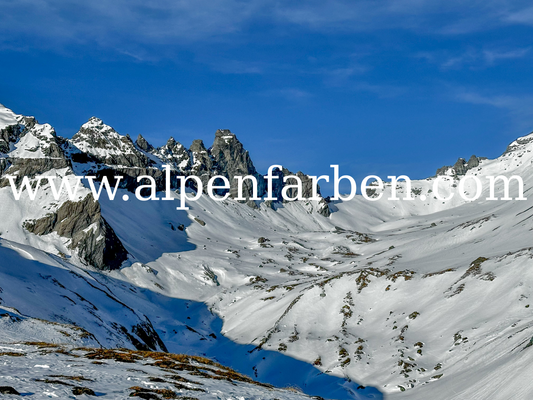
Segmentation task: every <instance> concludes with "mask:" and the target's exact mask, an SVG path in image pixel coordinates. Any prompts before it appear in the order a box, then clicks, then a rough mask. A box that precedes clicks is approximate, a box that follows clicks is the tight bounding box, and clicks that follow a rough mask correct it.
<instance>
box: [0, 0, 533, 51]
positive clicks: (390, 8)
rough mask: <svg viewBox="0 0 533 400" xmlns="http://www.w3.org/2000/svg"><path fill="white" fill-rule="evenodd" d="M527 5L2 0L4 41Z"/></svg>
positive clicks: (525, 15)
mask: <svg viewBox="0 0 533 400" xmlns="http://www.w3.org/2000/svg"><path fill="white" fill-rule="evenodd" d="M521 5H522V8H525V6H526V5H528V6H529V4H528V2H527V1H524V0H519V1H515V2H513V4H512V5H511V4H510V2H509V1H506V0H484V1H476V2H475V4H474V5H472V4H471V2H465V1H463V0H383V1H379V2H376V1H374V0H358V1H352V0H307V1H295V2H283V1H278V0H249V1H242V0H156V1H151V2H146V1H141V0H91V1H88V2H78V1H74V0H17V1H12V0H0V10H1V12H0V44H1V43H4V45H6V44H10V43H13V42H17V43H19V44H22V43H25V44H27V43H29V42H32V43H33V44H34V46H40V47H42V46H49V47H53V46H59V45H62V44H63V45H64V44H71V43H86V42H94V43H97V44H99V45H101V46H110V47H115V48H117V47H119V46H126V45H130V44H131V43H135V44H136V45H139V46H142V45H173V44H182V43H195V42H198V41H206V40H209V41H214V40H215V41H216V40H223V39H224V40H229V39H228V38H234V37H235V36H236V35H238V34H239V33H242V32H247V30H248V28H249V27H250V26H252V25H253V24H255V23H257V22H260V23H263V24H267V25H269V26H278V25H287V26H298V27H300V28H303V29H310V30H319V31H324V32H331V31H352V32H353V31H377V30H387V29H407V30H412V31H415V32H418V33H425V34H429V35H434V34H436V33H441V34H442V33H445V34H460V33H465V32H471V31H477V30H487V29H491V28H494V27H497V26H501V25H503V24H516V23H533V8H526V9H525V10H523V11H520V6H521ZM518 11H520V12H518ZM128 51H131V49H128ZM134 54H135V53H134Z"/></svg>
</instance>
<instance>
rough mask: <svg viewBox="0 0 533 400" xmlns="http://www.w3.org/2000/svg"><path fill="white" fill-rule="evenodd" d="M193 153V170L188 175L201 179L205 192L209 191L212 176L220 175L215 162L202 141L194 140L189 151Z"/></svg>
mask: <svg viewBox="0 0 533 400" xmlns="http://www.w3.org/2000/svg"><path fill="white" fill-rule="evenodd" d="M189 152H190V153H191V169H190V171H187V175H194V176H197V177H199V178H200V180H201V181H202V185H203V187H204V191H206V190H207V182H209V179H210V178H211V177H212V176H215V175H218V174H217V173H216V171H215V169H214V161H213V159H212V158H211V154H209V152H208V151H207V149H206V148H205V146H204V142H203V141H202V140H199V139H198V140H194V141H193V142H192V145H191V147H190V149H189Z"/></svg>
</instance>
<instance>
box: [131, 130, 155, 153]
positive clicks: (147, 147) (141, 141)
mask: <svg viewBox="0 0 533 400" xmlns="http://www.w3.org/2000/svg"><path fill="white" fill-rule="evenodd" d="M135 143H136V144H137V146H138V147H139V148H140V149H142V150H144V151H147V152H151V151H152V150H154V147H153V146H152V145H151V144H150V143H148V142H147V140H146V139H145V138H144V137H143V136H142V135H141V134H139V136H137V140H136V141H135Z"/></svg>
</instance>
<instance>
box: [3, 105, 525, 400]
mask: <svg viewBox="0 0 533 400" xmlns="http://www.w3.org/2000/svg"><path fill="white" fill-rule="evenodd" d="M4 114H5V113H4ZM6 115H7V114H6ZM6 118H8V117H6ZM100 122H101V121H100ZM100 122H98V121H96V122H95V124H96V125H98V129H100V128H101V126H103V125H101V124H100ZM88 128H91V127H88ZM92 128H94V127H92ZM92 128H91V129H92ZM104 128H105V129H104ZM104 128H102V129H104V130H105V132H108V131H107V128H106V127H104ZM109 132H110V135H111V136H113V135H115V133H114V131H113V132H111V131H109ZM109 132H108V133H109ZM82 133H83V132H82ZM80 137H81V136H80ZM86 139H87V138H86ZM97 139H98V137H95V138H92V139H90V140H89V139H87V140H84V141H81V142H80V143H82V142H83V143H85V142H87V143H89V142H91V141H93V142H94V141H96V140H97ZM111 139H113V140H111ZM115 139H116V140H115ZM123 139H124V137H121V136H120V137H119V136H117V137H110V140H111V141H112V142H113V143H111V144H112V145H113V146H115V147H113V146H111V147H110V148H109V149H108V150H109V151H110V152H109V153H102V154H97V152H96V150H95V152H94V154H93V153H91V154H93V155H94V156H101V157H105V158H106V159H107V158H109V159H110V160H112V161H113V162H115V164H117V165H119V166H123V165H124V163H123V162H122V161H121V159H120V158H121V156H123V155H124V154H123V153H122V152H121V151H120V146H122V145H123V144H124V145H127V146H129V147H131V148H132V150H131V151H132V153H129V152H128V153H127V154H129V155H131V154H133V155H135V157H137V158H138V159H137V158H136V159H135V160H133V161H135V162H137V161H139V160H140V161H142V162H145V161H146V159H143V158H142V157H141V158H139V157H140V156H138V154H137V153H135V152H134V150H133V147H132V146H133V144H132V142H131V140H129V139H128V140H123ZM115 142H116V143H115ZM119 142H120V143H119ZM80 143H78V144H79V145H81V144H80ZM116 146H118V147H116ZM111 150H112V151H111ZM115 150H116V151H115ZM91 151H92V150H91ZM128 151H129V150H128ZM140 154H141V153H140ZM142 154H144V156H146V157H147V158H149V159H150V160H152V161H154V158H153V157H155V155H153V154H151V156H150V157H148V156H147V155H146V154H147V153H146V154H145V153H142ZM143 160H144V161H143ZM126 161H128V160H126ZM130 161H131V160H130ZM133 161H132V165H133V167H130V168H138V167H136V166H135V164H134V163H133ZM154 165H160V163H158V162H155V164H154ZM532 166H533V134H531V135H528V136H524V137H522V138H519V139H517V140H516V141H514V142H513V143H512V144H511V145H510V146H509V147H508V149H507V150H506V151H505V153H504V154H503V155H502V156H501V157H499V158H497V159H494V160H481V161H480V164H479V166H477V167H475V168H472V169H470V170H468V172H467V173H466V176H467V177H469V179H468V181H467V183H466V185H465V186H464V191H465V192H466V193H467V194H468V196H472V195H473V194H474V193H475V187H474V185H473V183H474V179H473V178H474V177H475V178H478V179H480V181H481V182H482V183H483V184H484V187H483V189H482V190H481V194H480V198H479V199H478V200H475V201H473V202H470V201H468V200H465V199H463V198H461V196H459V190H460V189H459V187H460V185H459V181H458V179H457V178H458V177H455V176H453V175H449V180H448V181H445V182H441V184H440V186H439V193H440V194H441V195H442V196H448V195H451V194H454V198H453V199H452V200H449V201H440V200H438V199H437V198H436V197H435V193H434V189H435V188H434V187H433V185H434V182H435V181H436V179H437V177H432V178H428V179H425V180H421V181H415V182H412V187H411V188H410V189H409V188H408V187H407V185H406V184H404V183H401V182H400V183H398V185H397V191H398V196H399V197H400V198H402V197H404V196H406V195H407V194H411V195H412V196H413V197H414V200H410V201H406V200H399V201H389V200H387V199H388V198H389V197H390V194H391V191H392V187H391V185H390V184H386V185H385V188H384V191H383V197H382V198H381V199H380V200H377V201H369V200H366V199H363V198H362V196H356V198H355V199H353V200H351V201H347V202H343V201H335V202H333V203H331V204H330V208H331V209H332V210H333V211H334V212H333V214H332V215H331V216H330V217H328V218H326V217H323V216H321V215H319V214H317V213H316V212H315V211H316V206H317V205H316V204H314V203H313V202H308V201H299V202H294V203H284V204H280V203H277V204H274V209H272V208H270V207H268V206H267V205H266V204H264V203H263V204H261V206H260V207H259V208H258V209H253V208H251V207H249V206H248V205H246V204H241V203H238V202H236V201H233V200H231V199H228V200H225V201H222V202H215V201H214V200H212V199H210V198H209V197H206V196H203V197H202V198H201V199H200V200H199V201H197V202H195V203H191V204H190V206H191V209H190V210H189V211H187V212H185V211H177V210H175V207H176V206H177V202H167V201H151V202H139V201H137V200H135V199H133V196H130V200H129V201H123V200H121V199H122V198H123V195H124V194H128V193H129V192H127V191H126V190H125V189H120V190H119V193H118V195H117V199H118V200H115V201H109V200H105V199H103V200H101V201H100V204H101V207H102V215H103V217H104V218H105V219H106V221H108V222H109V224H110V225H111V226H112V227H113V229H114V231H115V232H116V234H117V235H118V237H119V238H120V241H121V242H122V243H123V245H124V247H125V248H126V249H127V251H128V253H129V258H128V260H127V261H126V262H125V263H124V264H123V268H121V269H120V270H116V271H112V272H109V273H97V272H96V271H91V270H90V268H86V267H84V268H83V269H82V267H83V263H82V262H81V260H80V259H79V258H77V257H76V254H72V253H69V249H68V248H67V246H66V245H67V244H68V241H65V239H64V238H61V237H58V236H57V235H56V236H54V235H55V234H54V233H51V234H47V235H42V236H36V235H33V234H31V233H29V232H27V231H26V230H24V229H23V228H22V227H21V221H23V220H24V219H26V218H28V217H31V218H38V217H39V216H42V215H44V214H45V213H46V212H47V211H46V210H52V211H53V210H54V209H56V208H57V207H59V205H60V204H58V203H55V202H52V201H51V200H50V199H49V198H47V197H46V196H48V195H47V193H49V190H48V189H47V190H48V192H47V191H46V190H45V191H44V192H43V193H42V194H41V198H40V199H38V202H37V203H35V204H34V206H32V205H31V204H26V205H25V204H24V203H20V204H18V203H15V202H14V201H13V200H12V199H11V198H9V196H8V195H7V194H6V188H4V189H0V196H3V197H2V199H3V204H4V205H6V204H8V205H9V207H7V206H3V208H2V211H1V212H2V221H3V222H2V224H1V225H0V226H1V228H2V230H3V231H2V237H3V238H5V239H7V240H11V241H13V242H20V243H25V244H27V245H31V246H34V247H37V248H40V249H43V250H46V251H49V252H51V253H53V254H57V255H59V254H60V252H63V253H65V254H67V257H70V258H68V260H69V261H70V262H71V263H72V264H73V265H71V264H69V263H66V262H65V261H63V260H61V259H60V258H58V257H53V256H50V255H46V256H44V255H42V254H43V253H40V252H37V253H33V252H35V251H36V250H34V249H32V248H30V247H24V246H23V245H19V244H15V243H13V242H8V241H7V240H2V242H1V243H2V246H1V247H0V251H2V252H6V251H7V250H4V248H5V247H6V246H8V245H9V246H11V250H9V252H7V253H6V258H5V260H11V261H10V263H9V264H8V263H5V262H2V261H0V266H1V267H2V268H1V269H0V271H1V272H2V273H3V274H4V275H3V276H4V277H5V279H6V280H9V279H10V280H11V281H10V282H12V284H10V286H9V287H11V286H12V287H13V288H21V289H20V290H19V291H20V292H21V293H26V294H27V295H26V296H20V295H19V294H18V293H17V290H14V291H8V292H4V293H2V294H0V297H1V298H2V299H4V300H5V299H8V295H9V296H11V297H9V304H8V302H7V301H6V302H5V303H1V304H2V306H4V304H6V307H11V308H10V309H9V313H10V314H9V315H10V317H9V318H10V321H11V320H12V319H14V318H15V317H17V318H20V319H21V321H22V320H23V321H27V322H24V324H26V325H23V323H22V322H21V323H20V324H19V325H17V326H20V327H21V328H20V329H19V330H18V331H16V332H20V337H27V336H28V335H29V332H31V329H32V326H34V325H32V324H38V322H36V321H37V320H36V318H44V319H46V320H49V321H51V322H57V323H60V322H61V321H62V320H61V318H63V317H65V318H69V321H67V322H69V324H70V326H72V325H73V324H72V323H75V324H77V325H79V326H80V327H83V329H86V330H87V331H88V332H89V333H91V334H93V335H94V337H95V338H96V340H98V341H99V342H101V341H104V342H105V341H106V340H107V341H108V342H106V343H105V346H107V347H113V346H119V345H120V341H123V342H124V343H125V346H127V347H130V348H131V347H132V343H131V342H130V343H129V344H128V343H127V339H125V338H127V335H126V336H124V335H122V336H121V335H120V333H117V334H116V336H113V334H112V327H113V323H114V322H117V323H118V322H120V324H121V325H122V326H126V327H129V326H133V325H135V324H137V323H138V321H147V319H148V318H149V321H150V323H151V324H152V326H153V328H154V329H155V331H156V332H157V334H158V336H159V337H160V338H161V340H162V341H163V342H164V344H165V346H166V347H167V348H168V349H169V350H170V351H172V352H189V353H191V354H197V355H207V356H209V357H212V358H214V359H216V360H217V361H219V362H222V363H224V364H226V365H229V366H231V367H234V368H235V369H237V370H238V371H239V372H241V373H245V374H247V375H250V376H253V377H254V379H258V380H260V381H263V382H269V383H273V384H276V385H280V386H284V385H287V384H293V385H296V386H299V387H300V388H302V389H303V390H305V391H306V393H312V394H317V395H321V396H323V397H329V398H339V399H340V398H352V397H355V398H360V397H365V396H366V397H372V396H374V397H380V394H379V393H377V392H376V391H375V390H373V389H366V390H365V389H362V388H360V386H374V387H376V388H377V389H379V390H380V391H382V392H384V393H385V394H386V396H387V398H409V399H427V398H430V397H431V398H435V399H464V398H469V399H470V398H473V399H476V398H479V399H482V398H487V397H490V398H497V399H500V398H501V399H508V398H529V397H531V396H532V395H533V388H532V386H531V383H530V379H529V378H528V377H529V376H530V373H531V371H530V367H529V365H531V361H533V360H531V357H533V356H532V354H533V353H532V351H533V350H531V346H530V344H531V343H533V342H532V338H533V331H532V328H533V318H532V314H531V312H532V310H533V305H532V304H531V302H532V296H533V272H532V271H531V267H532V265H533V263H532V259H533V249H532V248H533V246H532V245H533V240H532V239H533V237H532V230H533V227H532V226H533V225H532V224H531V222H532V220H533V204H532V196H533V190H532V187H533V177H532V175H531V169H532ZM106 167H108V166H106ZM66 171H67V170H65V171H61V170H55V172H54V173H57V174H59V175H61V174H66V173H67V172H66ZM450 173H451V172H450ZM491 175H492V176H495V175H503V176H506V177H511V176H513V175H517V176H520V177H522V178H523V180H524V188H525V193H524V194H525V197H527V198H528V199H527V200H524V201H520V200H513V201H489V200H486V199H487V197H489V193H490V190H489V187H488V185H487V182H488V179H487V177H488V176H491ZM515 191H516V186H515V183H512V184H511V192H512V193H514V192H515ZM377 193H378V192H377ZM496 193H497V194H498V196H499V197H501V196H502V194H501V193H502V184H501V181H500V182H499V184H498V188H497V190H496ZM130 194H131V193H130ZM512 196H513V197H516V196H515V195H514V194H513V195H512ZM11 251H13V252H15V253H17V254H18V257H20V256H21V255H23V254H25V253H24V252H27V253H29V254H32V256H31V257H40V258H39V260H40V261H39V264H35V263H33V262H31V263H30V262H26V261H19V259H18V258H16V257H15V256H14V255H13V253H12V252H11ZM37 255H38V256H37ZM10 257H11V258H10ZM23 257H25V256H23ZM43 257H44V259H46V257H49V258H50V260H52V261H50V260H48V259H46V260H44V259H43ZM11 264H13V265H21V266H22V267H23V268H27V269H28V271H31V273H30V275H29V276H32V278H31V279H30V281H31V282H32V283H31V284H30V285H29V286H24V285H21V284H20V282H24V280H25V279H29V278H25V276H26V272H24V270H23V269H21V272H20V273H18V274H17V273H15V272H14V271H13V270H12V269H11V268H10V265H11ZM41 264H42V265H44V267H43V266H42V265H41ZM36 265H39V267H38V268H37V267H36ZM74 265H75V266H74ZM22 267H21V268H22ZM40 268H44V269H45V270H46V274H45V276H46V275H50V276H51V278H50V279H44V278H42V277H40V276H39V275H38V273H37V269H40ZM65 270H68V271H72V272H69V273H68V274H66V273H65V272H63V271H65ZM39 273H41V272H39ZM75 274H78V275H80V276H85V277H86V279H87V280H88V281H90V282H93V281H92V280H91V279H94V280H95V281H97V282H98V283H93V284H94V285H96V286H97V287H98V288H100V289H102V290H104V291H105V289H104V287H105V288H107V290H108V292H107V293H109V295H110V296H114V298H116V299H119V300H120V301H121V302H122V303H124V304H125V305H127V306H128V307H130V308H131V309H132V311H133V312H129V311H125V310H123V309H121V308H120V307H118V306H117V305H116V304H115V303H116V302H114V301H111V300H110V299H106V300H105V301H104V300H101V299H99V297H101V294H99V293H98V292H97V291H93V289H90V288H88V287H84V290H87V291H88V293H90V295H87V297H86V296H85V295H84V294H82V293H78V294H80V295H81V296H82V297H83V298H85V299H89V301H91V302H93V300H92V298H93V297H94V299H95V300H94V302H95V303H94V304H95V305H96V307H97V308H98V310H99V311H100V312H101V313H102V315H100V313H96V314H97V315H98V317H96V316H95V315H94V314H91V313H90V312H89V310H90V307H89V308H86V307H83V306H82V307H81V308H80V309H81V310H82V312H83V313H85V314H81V315H83V316H84V318H82V320H84V321H92V322H87V326H84V325H81V324H80V321H79V320H78V318H77V317H78V316H81V315H78V314H77V311H76V312H75V311H74V310H77V308H76V307H80V305H79V304H78V302H77V301H76V300H75V301H76V305H70V304H69V301H68V300H67V299H65V298H64V297H62V296H67V297H70V296H69V295H68V293H67V291H66V289H62V288H61V287H60V286H53V287H52V286H50V285H53V280H52V279H57V280H58V281H59V282H63V280H65V281H66V282H67V283H68V285H70V284H74V282H75V281H76V279H74V278H72V276H75ZM84 274H87V275H84ZM71 275H72V276H71ZM2 279H4V278H2ZM0 282H2V281H0ZM36 282H39V284H37V283H36ZM50 282H52V283H50ZM41 284H42V285H44V286H43V287H44V288H45V289H44V291H43V293H45V294H46V296H48V294H50V296H51V297H50V296H48V297H50V298H53V299H55V300H54V301H53V302H52V303H51V304H53V307H51V309H50V310H45V309H44V307H43V306H42V304H39V302H38V301H34V302H33V303H32V302H31V301H30V299H31V296H32V295H34V294H35V293H38V290H36V289H33V292H32V291H30V290H29V289H28V287H29V288H32V285H34V286H33V287H38V286H39V287H40V285H41ZM61 284H62V285H63V286H65V288H69V286H68V285H66V284H64V283H61ZM0 286H2V287H3V288H4V290H6V288H5V287H4V285H2V284H1V283H0ZM95 290H96V289H95ZM6 293H7V294H6ZM30 293H31V294H30ZM84 293H85V292H84ZM100 293H102V292H100ZM52 294H53V296H52ZM39 298H40V299H41V300H42V298H41V297H39ZM41 302H42V303H43V304H45V302H44V301H41ZM83 303H84V302H83V301H81V302H80V304H83ZM97 303H98V304H97ZM203 304H205V306H204V305H203ZM17 305H18V307H20V309H19V308H18V307H16V306H17ZM67 305H68V306H67ZM98 305H99V306H98ZM71 307H74V308H72V309H71ZM113 307H118V308H119V309H121V313H119V314H117V315H118V316H120V319H118V320H117V321H115V319H114V318H115V316H116V315H115V314H116V313H115V312H114V311H113V310H114V308H113ZM12 308H17V309H18V310H19V311H18V312H17V311H13V310H12ZM52 310H53V311H52ZM93 311H94V310H93ZM87 313H89V314H91V316H89V315H88V314H87ZM213 314H214V315H213ZM23 317H24V318H23ZM95 318H96V319H95ZM98 318H100V319H101V320H102V321H103V323H102V326H99V324H98V323H97V322H96V321H98ZM8 322H9V321H8ZM9 323H11V322H9ZM50 326H53V327H52V328H50ZM41 328H42V329H43V332H48V333H43V335H45V336H43V337H44V338H48V339H46V340H50V338H51V337H52V336H53V332H55V330H56V329H59V328H57V327H56V326H55V325H53V324H52V325H49V328H48V331H47V330H46V329H44V327H43V326H40V325H39V326H38V327H37V330H39V329H41ZM61 329H63V328H61ZM69 332H70V331H69ZM221 333H222V334H223V335H221ZM17 334H19V333H17ZM12 335H15V334H12ZM24 335H26V336H24ZM74 336H75V335H74ZM14 337H15V336H13V338H14ZM82 339H83V338H82ZM86 339H87V338H86ZM21 340H22V339H21ZM24 340H26V339H24ZM72 340H74V341H76V340H81V339H78V338H74V339H72ZM313 365H314V366H315V367H316V368H318V370H317V369H316V368H314V367H313ZM319 370H320V371H322V372H324V373H322V374H321V373H320V372H318V371H319ZM355 382H357V383H355Z"/></svg>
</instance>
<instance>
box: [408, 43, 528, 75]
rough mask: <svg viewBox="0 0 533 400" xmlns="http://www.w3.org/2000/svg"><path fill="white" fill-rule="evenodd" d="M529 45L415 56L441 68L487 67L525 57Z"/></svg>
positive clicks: (426, 53) (418, 54) (437, 52)
mask: <svg viewBox="0 0 533 400" xmlns="http://www.w3.org/2000/svg"><path fill="white" fill-rule="evenodd" d="M530 51H531V47H526V48H518V49H501V48H500V49H483V50H478V49H473V48H470V49H467V50H465V51H463V52H461V53H459V54H455V55H450V51H436V52H420V53H417V54H416V55H415V57H417V58H420V59H424V60H426V61H427V62H429V63H432V64H436V65H438V66H439V67H440V68H442V69H443V70H451V69H462V68H471V69H479V68H487V67H491V66H494V65H496V64H498V63H500V62H504V61H508V60H515V59H520V58H524V57H527V56H528V55H529V54H530Z"/></svg>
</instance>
